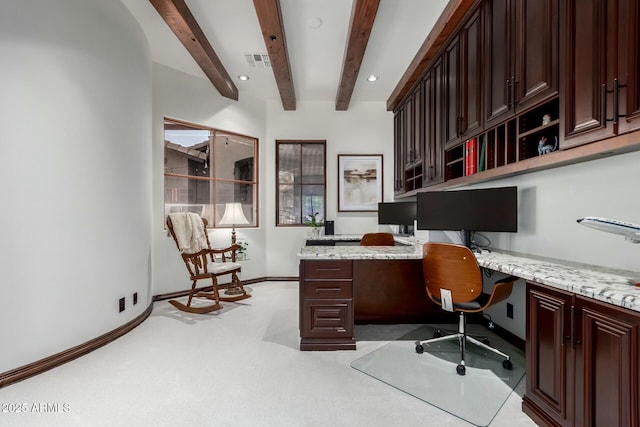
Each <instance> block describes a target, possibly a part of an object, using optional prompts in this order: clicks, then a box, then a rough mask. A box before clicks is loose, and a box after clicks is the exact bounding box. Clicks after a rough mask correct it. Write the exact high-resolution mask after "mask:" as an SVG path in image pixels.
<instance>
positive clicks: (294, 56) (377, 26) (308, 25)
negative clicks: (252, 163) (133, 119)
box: [122, 0, 447, 102]
mask: <svg viewBox="0 0 640 427" xmlns="http://www.w3.org/2000/svg"><path fill="white" fill-rule="evenodd" d="M122 2H123V3H124V4H125V5H126V6H127V7H128V8H129V10H130V11H131V13H132V14H133V16H134V17H135V19H136V20H137V21H138V22H139V23H140V26H141V27H142V29H143V30H144V32H145V34H146V35H147V38H148V40H149V45H150V46H151V55H152V59H153V61H154V62H157V63H159V64H163V65H165V66H168V67H171V68H174V69H177V70H180V71H183V72H185V73H189V74H192V75H195V76H199V77H202V78H206V76H205V75H204V73H203V72H202V71H201V70H200V68H199V67H198V65H197V64H196V62H195V61H194V60H193V59H192V57H191V56H190V54H189V53H188V52H187V50H186V49H185V48H184V47H183V45H182V44H181V43H180V41H179V40H178V39H177V37H176V36H175V35H174V34H173V32H171V30H170V29H169V27H168V26H167V24H166V23H165V22H164V21H163V20H162V18H161V17H160V15H159V14H158V12H156V10H155V9H154V8H153V6H152V5H151V3H150V2H149V0H122ZM186 3H187V5H188V7H189V9H190V10H191V13H192V14H193V16H194V17H195V19H196V20H197V21H198V24H199V25H200V27H201V28H202V30H203V31H204V33H205V34H206V36H207V38H208V39H209V42H210V43H211V45H212V46H213V48H214V50H215V51H216V54H217V55H218V57H219V58H220V60H221V61H222V63H223V64H224V67H225V68H226V70H227V72H228V73H229V75H230V76H231V77H232V78H233V79H234V80H235V84H236V86H237V87H238V91H239V94H240V99H242V97H243V95H246V94H251V95H252V96H255V97H257V98H260V99H265V100H278V101H279V100H280V95H279V92H278V88H277V86H276V82H275V78H274V76H273V72H272V70H271V69H270V68H258V67H255V68H254V67H251V66H250V65H249V64H248V63H247V62H246V60H245V56H244V54H245V53H263V54H266V53H267V49H266V47H265V45H264V39H263V37H262V33H261V31H260V25H259V23H258V18H257V16H256V12H255V10H254V8H253V1H252V0H186ZM446 4H447V0H381V1H380V6H379V8H378V13H377V15H376V20H375V23H374V25H373V30H372V32H371V36H370V38H369V44H368V45H367V50H366V53H365V56H364V59H363V61H362V66H361V68H360V73H359V76H358V81H357V83H356V85H355V89H354V91H353V95H352V97H351V102H354V101H384V102H386V101H387V99H388V98H389V95H390V94H391V92H392V91H393V89H394V88H395V86H396V85H397V83H398V81H399V80H400V78H401V77H402V75H403V73H404V72H405V70H406V69H407V67H408V65H409V64H410V62H411V61H412V60H413V58H414V56H415V55H416V53H417V51H418V49H419V48H420V46H421V45H422V43H423V42H424V40H425V38H426V37H427V35H428V34H429V32H430V31H431V28H432V27H433V24H434V23H435V22H436V20H437V19H438V16H439V15H440V13H441V12H442V10H443V9H444V7H445V6H446ZM352 5H353V1H352V0H280V8H281V11H282V19H283V24H284V30H285V35H286V40H287V47H288V53H289V62H290V64H291V71H292V74H293V84H294V88H295V93H296V100H297V101H331V102H334V101H335V98H336V94H337V90H338V83H339V80H340V73H341V71H342V60H343V56H344V50H345V46H346V37H347V32H348V29H349V19H350V17H351V8H352ZM318 18H319V19H320V20H321V22H322V24H321V25H320V26H319V27H318V28H314V25H313V24H314V23H317V22H318ZM241 74H245V75H248V76H249V77H250V80H248V81H240V80H238V79H237V76H238V75H241ZM370 74H375V75H377V76H378V80H377V81H376V82H374V83H370V82H368V81H367V76H369V75H370Z"/></svg>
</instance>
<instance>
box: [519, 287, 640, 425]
mask: <svg viewBox="0 0 640 427" xmlns="http://www.w3.org/2000/svg"><path fill="white" fill-rule="evenodd" d="M639 329H640V313H637V312H634V311H631V310H627V309H624V308H621V307H618V306H614V305H612V304H607V303H602V302H599V301H596V300H593V299H589V298H585V297H582V296H578V295H575V294H572V293H569V292H564V291H560V290H557V289H553V288H549V287H547V286H544V285H540V284H536V283H527V341H526V343H527V344H526V356H527V388H526V394H525V396H524V399H523V403H522V408H523V411H524V412H525V413H526V414H527V415H529V416H530V417H531V418H532V419H533V420H534V421H535V422H536V423H538V424H539V425H549V426H580V427H582V426H584V427H588V426H593V427H598V426H607V427H609V426H625V427H626V426H638V425H640V411H639V405H638V397H639V395H638V392H639V388H638V373H639V372H640V371H639V367H640V361H639V356H640V342H639Z"/></svg>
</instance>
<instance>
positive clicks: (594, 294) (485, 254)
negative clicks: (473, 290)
mask: <svg viewBox="0 0 640 427" xmlns="http://www.w3.org/2000/svg"><path fill="white" fill-rule="evenodd" d="M326 237H327V238H329V239H330V238H331V236H326ZM340 238H342V236H340ZM397 240H398V241H400V242H401V243H404V244H405V245H406V244H407V243H411V241H410V240H407V239H397ZM402 240H404V241H402ZM413 243H414V244H413V245H407V246H368V247H367V246H305V247H303V248H302V249H300V252H299V253H298V258H299V259H301V260H312V259H421V258H422V244H419V243H415V242H413ZM476 259H477V260H478V264H479V265H480V266H481V267H485V268H489V269H491V270H495V271H499V272H502V273H505V274H511V275H514V276H517V277H520V278H522V279H525V280H531V281H533V282H536V283H542V284H544V285H548V286H551V287H554V288H557V289H562V290H565V291H569V292H573V293H575V294H577V295H582V296H585V297H588V298H593V299H596V300H599V301H603V302H607V303H610V304H613V305H617V306H620V307H625V308H628V309H631V310H634V311H638V312H640V287H637V286H635V284H636V283H640V272H634V271H626V270H616V269H611V268H607V267H602V266H596V265H589V264H580V263H576V262H571V261H564V260H558V259H552V258H545V257H540V256H535V255H529V254H521V253H516V252H508V251H503V250H491V251H489V250H483V251H482V252H481V253H478V254H476Z"/></svg>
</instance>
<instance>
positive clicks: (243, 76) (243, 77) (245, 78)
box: [238, 74, 249, 82]
mask: <svg viewBox="0 0 640 427" xmlns="http://www.w3.org/2000/svg"><path fill="white" fill-rule="evenodd" d="M238 78H239V79H240V80H242V81H243V82H246V81H247V80H249V76H245V75H244V74H240V75H239V76H238Z"/></svg>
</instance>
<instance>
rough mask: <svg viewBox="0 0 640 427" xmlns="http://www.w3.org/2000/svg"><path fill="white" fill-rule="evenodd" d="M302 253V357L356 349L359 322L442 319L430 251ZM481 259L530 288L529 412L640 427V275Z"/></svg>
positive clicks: (568, 421)
mask: <svg viewBox="0 0 640 427" xmlns="http://www.w3.org/2000/svg"><path fill="white" fill-rule="evenodd" d="M633 249H635V247H633ZM298 256H299V259H300V338H301V339H300V349H301V350H338V349H355V345H356V342H355V338H354V336H353V324H354V322H356V323H357V322H358V321H362V322H363V323H364V322H367V321H368V320H369V319H374V320H375V321H376V322H378V323H383V322H386V323H395V322H397V321H399V320H400V319H402V321H404V322H407V321H409V322H410V321H412V320H414V321H419V322H421V323H422V322H424V323H431V322H432V321H433V319H434V317H433V316H437V315H438V314H440V313H442V310H440V309H439V308H434V307H433V306H432V305H431V304H429V303H428V302H427V295H426V291H425V289H424V282H423V278H422V245H419V244H414V245H409V246H389V247H386V246H385V247H355V246H333V247H332V246H308V247H304V248H302V249H301V250H300V252H299V254H298ZM476 258H477V260H478V264H479V265H480V266H481V267H484V268H488V269H491V270H495V271H499V272H502V273H505V274H509V275H514V276H517V277H520V278H522V279H524V280H525V281H526V286H527V303H526V307H527V327H526V363H527V366H526V375H527V385H526V393H525V396H524V397H523V403H522V407H523V410H524V412H526V413H527V414H528V415H529V416H530V417H531V418H533V419H534V420H535V421H536V423H538V424H539V425H554V426H555V425H558V426H587V425H594V426H597V425H607V426H609V425H625V426H626V425H637V424H638V420H640V400H639V399H638V396H640V386H639V384H638V376H639V373H640V287H638V286H636V284H637V283H638V282H640V273H639V272H630V271H621V270H613V269H609V268H605V267H598V266H593V265H586V264H579V263H573V262H567V261H561V260H555V259H550V258H544V257H538V256H532V255H526V254H518V253H512V252H505V251H486V250H485V251H482V253H479V254H476ZM332 275H333V277H335V278H336V279H335V280H334V279H333V278H332V277H331V276H332ZM403 316H405V317H404V318H403Z"/></svg>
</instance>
